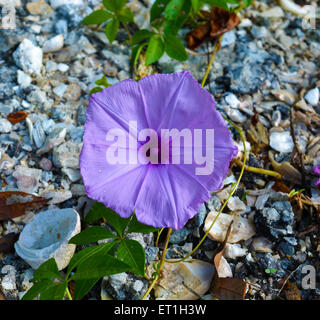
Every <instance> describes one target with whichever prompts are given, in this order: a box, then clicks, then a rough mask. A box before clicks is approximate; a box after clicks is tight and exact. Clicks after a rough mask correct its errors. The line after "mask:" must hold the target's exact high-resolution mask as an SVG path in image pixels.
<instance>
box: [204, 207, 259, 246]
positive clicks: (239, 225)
mask: <svg viewBox="0 0 320 320" xmlns="http://www.w3.org/2000/svg"><path fill="white" fill-rule="evenodd" d="M216 216H217V212H214V211H211V212H209V214H208V216H207V218H206V221H205V223H204V228H203V230H204V232H207V231H208V229H209V227H210V226H211V224H212V222H213V220H214V219H215V217H216ZM232 220H233V224H232V227H231V231H230V235H229V237H228V242H229V243H236V242H239V241H241V240H248V239H250V238H251V237H252V236H253V235H254V234H255V233H256V230H255V227H254V224H253V223H252V222H251V221H250V220H248V219H246V218H242V217H239V216H237V215H231V214H225V213H221V214H220V216H219V217H218V219H217V220H216V222H215V223H214V224H213V227H212V228H211V230H210V232H209V234H208V236H209V238H211V239H212V240H215V241H219V242H223V241H224V239H225V236H226V233H227V230H228V227H229V225H230V223H231V221H232Z"/></svg>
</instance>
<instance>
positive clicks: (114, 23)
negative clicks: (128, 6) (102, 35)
mask: <svg viewBox="0 0 320 320" xmlns="http://www.w3.org/2000/svg"><path fill="white" fill-rule="evenodd" d="M118 31H119V20H118V19H112V20H111V21H109V22H108V23H107V25H106V36H107V38H108V40H109V41H110V43H112V42H113V41H114V40H115V39H116V36H117V34H118Z"/></svg>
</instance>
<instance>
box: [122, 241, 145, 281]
mask: <svg viewBox="0 0 320 320" xmlns="http://www.w3.org/2000/svg"><path fill="white" fill-rule="evenodd" d="M117 257H118V258H119V259H120V260H122V261H124V262H125V263H127V264H128V265H129V266H130V267H131V269H130V271H131V272H133V273H135V274H137V275H139V276H143V275H144V272H145V263H146V254H145V252H144V249H143V247H142V245H141V244H140V243H139V242H138V241H136V240H128V239H124V240H122V241H121V242H120V245H119V247H118V250H117Z"/></svg>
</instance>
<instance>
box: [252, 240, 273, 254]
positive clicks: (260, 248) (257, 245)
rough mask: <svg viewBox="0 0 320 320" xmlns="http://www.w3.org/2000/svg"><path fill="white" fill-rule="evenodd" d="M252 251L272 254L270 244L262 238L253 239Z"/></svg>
mask: <svg viewBox="0 0 320 320" xmlns="http://www.w3.org/2000/svg"><path fill="white" fill-rule="evenodd" d="M251 247H252V250H254V251H256V252H270V253H272V243H271V242H270V241H269V240H268V239H267V238H264V237H258V238H254V239H253V241H252V245H251Z"/></svg>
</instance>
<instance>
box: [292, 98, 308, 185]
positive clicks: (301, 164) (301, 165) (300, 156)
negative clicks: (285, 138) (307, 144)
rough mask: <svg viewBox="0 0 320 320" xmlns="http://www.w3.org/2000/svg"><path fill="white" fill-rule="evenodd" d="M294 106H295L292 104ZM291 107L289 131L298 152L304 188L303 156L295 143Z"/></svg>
mask: <svg viewBox="0 0 320 320" xmlns="http://www.w3.org/2000/svg"><path fill="white" fill-rule="evenodd" d="M293 105H295V104H293ZM293 105H292V106H291V108H290V129H291V136H292V139H293V143H294V146H295V148H296V150H297V152H298V155H299V158H300V159H299V160H300V170H301V176H302V184H303V185H304V186H305V185H306V173H305V169H304V156H303V153H302V151H301V149H300V147H299V146H298V142H297V137H296V133H295V131H294V125H293V120H294V110H293Z"/></svg>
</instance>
